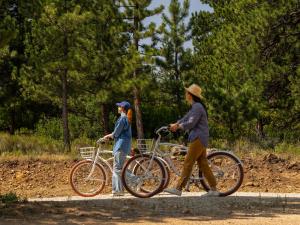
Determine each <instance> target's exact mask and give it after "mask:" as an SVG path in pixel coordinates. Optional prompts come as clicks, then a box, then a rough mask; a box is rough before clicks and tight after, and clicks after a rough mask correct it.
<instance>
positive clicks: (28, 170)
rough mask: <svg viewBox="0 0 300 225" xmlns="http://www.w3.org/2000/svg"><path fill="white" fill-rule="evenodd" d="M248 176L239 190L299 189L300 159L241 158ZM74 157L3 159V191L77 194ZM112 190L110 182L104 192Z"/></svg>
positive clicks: (0, 180) (36, 194)
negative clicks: (71, 177)
mask: <svg viewBox="0 0 300 225" xmlns="http://www.w3.org/2000/svg"><path fill="white" fill-rule="evenodd" d="M242 161H243V163H244V169H245V178H244V182H243V185H242V186H241V188H240V189H239V191H251V192H252V191H255V192H298V193H299V192H300V162H299V161H297V160H295V159H292V158H285V159H284V158H281V157H279V156H276V155H274V154H267V155H263V156H257V157H250V156H245V157H243V158H242ZM76 162H77V161H75V160H38V159H37V160H10V161H1V162H0V194H5V193H8V192H14V193H16V194H17V195H18V196H21V197H52V196H71V195H75V193H74V192H73V191H72V189H71V186H70V184H69V172H70V170H71V168H72V166H73V165H74V164H75V163H76ZM110 191H111V188H110V185H108V186H107V187H105V189H104V192H103V193H109V192H110Z"/></svg>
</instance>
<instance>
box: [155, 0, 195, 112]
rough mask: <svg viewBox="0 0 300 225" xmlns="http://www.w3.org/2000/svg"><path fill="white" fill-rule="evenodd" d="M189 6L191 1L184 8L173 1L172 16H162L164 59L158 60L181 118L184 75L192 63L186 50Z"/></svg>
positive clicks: (170, 8)
mask: <svg viewBox="0 0 300 225" xmlns="http://www.w3.org/2000/svg"><path fill="white" fill-rule="evenodd" d="M189 5H190V3H189V0H185V1H184V2H183V5H182V6H181V5H180V2H179V1H178V0H172V1H171V3H170V5H169V14H170V16H169V17H168V16H167V15H166V14H165V13H163V14H162V19H163V23H162V26H161V28H160V29H161V32H162V48H161V53H160V55H161V56H162V57H163V59H161V58H160V57H159V58H157V64H158V65H159V66H160V68H161V73H162V76H163V77H164V78H165V82H164V83H165V85H166V88H165V89H166V91H167V92H168V91H169V90H171V95H172V96H175V99H176V100H175V102H176V104H177V107H178V110H179V115H180V116H182V114H183V110H182V99H183V74H184V72H185V70H188V69H189V67H190V63H189V62H188V61H187V60H185V59H186V58H187V57H189V55H190V54H189V53H190V52H189V50H186V49H185V48H184V44H185V43H186V42H187V41H188V40H189V39H190V35H189V31H190V26H189V25H186V21H185V20H186V19H187V17H188V15H189Z"/></svg>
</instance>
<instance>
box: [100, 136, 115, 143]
mask: <svg viewBox="0 0 300 225" xmlns="http://www.w3.org/2000/svg"><path fill="white" fill-rule="evenodd" d="M112 138H113V134H108V135H105V136H104V137H102V138H99V139H98V141H97V143H98V144H101V143H104V142H106V141H108V140H109V139H112Z"/></svg>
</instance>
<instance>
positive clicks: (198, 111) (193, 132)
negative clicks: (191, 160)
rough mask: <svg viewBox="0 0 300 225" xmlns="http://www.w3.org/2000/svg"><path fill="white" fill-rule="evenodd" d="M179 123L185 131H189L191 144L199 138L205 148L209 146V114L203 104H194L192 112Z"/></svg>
mask: <svg viewBox="0 0 300 225" xmlns="http://www.w3.org/2000/svg"><path fill="white" fill-rule="evenodd" d="M177 123H179V126H180V127H181V128H182V129H183V130H187V131H189V138H188V140H189V142H192V141H194V140H196V139H197V138H199V139H200V141H201V143H202V144H203V145H204V146H205V147H207V146H208V139H209V128H208V121H207V114H206V111H205V109H204V107H203V105H202V104H201V103H199V102H194V103H193V104H192V108H191V109H190V111H188V113H187V114H186V115H185V116H184V117H182V118H181V119H180V120H178V121H177Z"/></svg>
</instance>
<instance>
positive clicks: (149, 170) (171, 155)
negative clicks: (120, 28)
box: [122, 126, 244, 198]
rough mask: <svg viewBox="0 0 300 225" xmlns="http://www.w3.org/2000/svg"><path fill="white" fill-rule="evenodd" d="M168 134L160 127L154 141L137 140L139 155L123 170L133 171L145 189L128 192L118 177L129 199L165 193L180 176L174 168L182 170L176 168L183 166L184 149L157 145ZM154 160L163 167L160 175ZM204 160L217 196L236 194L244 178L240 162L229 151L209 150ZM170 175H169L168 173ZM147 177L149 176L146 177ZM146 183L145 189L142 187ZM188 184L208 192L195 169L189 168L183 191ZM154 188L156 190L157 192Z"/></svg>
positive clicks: (205, 184)
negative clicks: (213, 178) (189, 172)
mask: <svg viewBox="0 0 300 225" xmlns="http://www.w3.org/2000/svg"><path fill="white" fill-rule="evenodd" d="M168 132H170V131H169V128H168V127H166V126H165V127H161V128H159V129H158V130H157V131H156V134H157V137H156V138H155V139H138V140H137V147H138V149H139V150H140V152H141V154H139V155H136V156H134V157H132V158H131V159H130V160H128V162H127V163H126V164H125V166H124V168H123V169H128V168H133V173H134V174H138V175H140V176H141V177H143V179H142V180H143V182H142V184H143V185H144V186H145V187H146V188H143V186H142V185H140V187H141V188H139V189H138V190H136V189H131V188H130V186H128V185H127V179H126V176H125V175H124V176H122V178H123V180H122V181H123V184H124V187H125V188H126V189H127V191H128V192H130V193H131V194H132V195H134V196H136V197H142V198H145V197H151V196H153V195H154V194H157V193H159V192H161V191H162V190H163V189H165V188H166V187H167V186H168V185H169V183H170V180H172V181H174V180H175V178H176V177H179V176H180V171H181V168H180V169H179V168H178V167H180V166H182V165H180V164H183V158H184V157H183V155H185V154H186V153H187V151H188V147H186V146H183V145H179V144H174V143H168V142H161V138H162V133H168ZM157 159H158V160H159V161H160V162H161V164H162V165H163V170H164V171H162V170H161V167H160V165H159V163H158V162H155V161H157ZM207 159H208V161H209V164H210V167H211V169H212V172H213V174H214V176H215V177H216V180H217V188H218V191H219V192H220V196H227V195H230V194H232V193H234V192H236V191H237V190H238V189H239V187H240V186H241V184H242V182H243V178H244V171H243V165H242V162H241V161H240V159H239V158H238V157H237V156H236V155H234V154H233V153H232V152H230V151H222V150H218V149H210V151H209V153H208V155H207ZM153 162H155V163H154V164H155V165H156V167H153ZM171 171H172V172H173V173H171ZM147 174H148V175H147ZM149 174H150V175H152V176H149ZM153 174H158V175H157V176H156V182H152V184H153V183H154V184H155V185H156V186H155V187H156V188H155V189H154V188H152V189H151V190H155V192H154V191H153V192H151V191H150V189H149V186H150V184H151V182H150V178H151V179H152V180H153ZM148 177H149V178H148ZM161 182H163V185H161V186H160V184H161ZM147 183H148V186H147V185H145V184H147ZM191 184H194V185H195V186H196V187H198V188H201V186H202V187H203V189H204V190H205V191H209V189H210V187H209V184H208V182H207V180H206V179H205V177H204V176H203V173H202V171H200V170H199V168H198V167H197V166H195V167H194V168H193V172H192V175H191V177H190V179H189V182H188V183H187V186H186V188H185V189H186V190H187V191H189V190H190V186H191ZM158 187H160V189H159V190H158Z"/></svg>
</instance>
